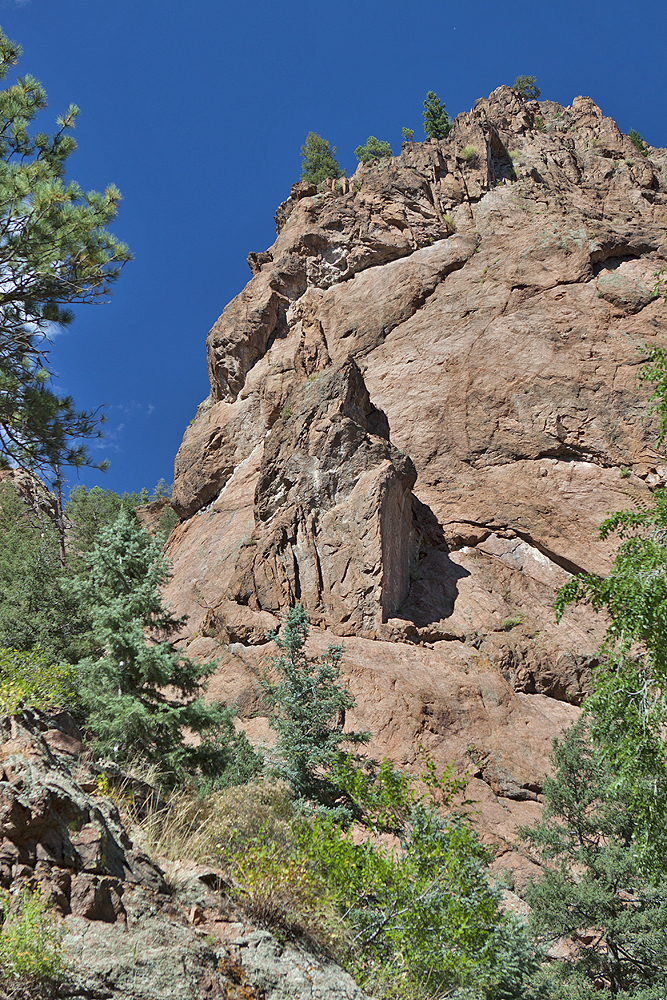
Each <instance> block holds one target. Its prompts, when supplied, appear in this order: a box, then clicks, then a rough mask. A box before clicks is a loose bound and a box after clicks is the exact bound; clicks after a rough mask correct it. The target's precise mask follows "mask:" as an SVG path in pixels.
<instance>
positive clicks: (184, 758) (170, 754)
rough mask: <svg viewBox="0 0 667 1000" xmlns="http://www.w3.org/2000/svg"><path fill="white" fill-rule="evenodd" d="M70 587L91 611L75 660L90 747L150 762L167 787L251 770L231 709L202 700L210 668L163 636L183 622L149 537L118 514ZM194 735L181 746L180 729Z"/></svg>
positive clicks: (254, 763)
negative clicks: (89, 646)
mask: <svg viewBox="0 0 667 1000" xmlns="http://www.w3.org/2000/svg"><path fill="white" fill-rule="evenodd" d="M87 563H88V574H87V576H86V577H78V578H77V579H76V580H75V581H73V583H72V588H73V590H74V591H75V593H76V594H77V596H78V597H79V599H80V600H81V601H82V603H84V604H86V605H87V606H88V607H89V608H90V613H91V618H92V623H93V634H94V636H95V639H96V642H97V645H98V655H97V656H95V657H89V658H87V659H86V660H83V661H82V662H81V663H80V664H79V669H80V672H81V692H80V693H81V700H82V703H83V706H84V709H85V711H86V713H87V723H88V726H89V728H90V729H91V730H92V732H93V733H94V734H95V737H96V750H97V752H98V753H99V754H103V755H105V756H109V757H111V758H113V759H114V760H115V761H118V762H122V761H126V760H128V759H131V758H133V757H136V756H141V757H142V758H144V759H146V760H149V761H151V762H154V763H156V764H158V765H159V766H160V767H161V768H162V769H163V770H164V771H165V772H166V773H167V776H168V779H169V780H171V781H172V782H174V781H178V780H181V779H183V778H184V777H185V776H186V775H187V774H191V775H199V776H200V777H201V778H203V779H204V780H206V781H208V782H217V783H218V784H220V783H225V781H226V780H233V779H234V778H235V777H238V778H243V777H247V776H249V775H250V774H252V773H253V772H254V771H255V770H256V769H257V768H258V766H259V758H258V757H257V756H256V755H255V754H254V752H253V751H252V749H251V747H250V745H249V744H248V742H247V740H246V739H245V735H244V734H243V733H240V734H237V733H236V731H235V729H234V724H233V712H232V711H231V710H229V709H226V708H225V707H224V706H223V705H221V704H220V703H218V702H214V703H212V704H210V705H207V704H205V702H204V699H203V697H202V694H203V690H204V687H205V683H206V680H207V678H208V677H209V676H210V675H211V674H212V673H213V671H214V669H215V663H209V664H199V663H195V662H194V661H193V660H191V659H188V658H187V657H185V656H183V655H182V654H181V653H180V651H179V650H178V649H176V648H175V646H174V645H173V643H172V641H171V639H172V638H173V637H174V635H175V634H176V633H177V632H178V631H179V629H180V628H181V627H182V625H183V619H176V618H174V617H173V616H172V615H171V614H170V612H169V610H168V609H167V608H166V607H165V605H164V604H163V600H162V595H161V592H160V587H161V586H162V584H163V583H164V582H165V580H166V579H167V577H168V574H169V570H168V565H167V562H166V560H165V558H164V557H163V556H162V554H161V552H160V549H159V545H158V543H157V541H155V540H152V539H151V538H150V537H149V536H148V535H147V534H146V532H145V531H144V530H143V529H142V527H141V526H140V524H139V522H138V521H137V518H136V516H135V515H134V513H133V512H132V511H129V510H127V509H122V510H121V512H120V514H119V515H118V517H117V519H116V520H115V521H114V522H113V523H112V524H111V525H109V526H107V527H106V528H104V529H103V530H102V531H101V533H100V537H99V541H98V542H97V543H96V545H95V546H94V548H93V551H92V553H91V554H90V555H89V556H88V558H87ZM185 730H189V731H190V732H191V733H193V734H195V735H196V736H198V737H200V742H198V743H196V744H192V743H187V744H186V743H185V742H184V732H185Z"/></svg>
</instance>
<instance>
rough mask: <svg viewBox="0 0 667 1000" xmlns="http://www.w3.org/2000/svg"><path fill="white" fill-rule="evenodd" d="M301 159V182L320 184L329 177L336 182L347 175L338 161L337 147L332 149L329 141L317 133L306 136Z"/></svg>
mask: <svg viewBox="0 0 667 1000" xmlns="http://www.w3.org/2000/svg"><path fill="white" fill-rule="evenodd" d="M301 157H302V159H303V163H302V166H301V180H302V181H308V182H309V183H310V184H320V183H321V182H322V181H324V180H326V179H327V178H329V177H331V178H332V179H333V180H335V179H336V178H337V177H342V176H343V175H344V173H345V171H344V170H341V168H340V165H339V163H338V161H337V160H336V147H335V146H334V148H333V149H332V148H331V146H330V144H329V143H328V142H327V140H326V139H323V138H322V136H320V135H318V134H317V132H309V133H308V135H307V136H306V142H305V144H304V145H303V146H302V147H301Z"/></svg>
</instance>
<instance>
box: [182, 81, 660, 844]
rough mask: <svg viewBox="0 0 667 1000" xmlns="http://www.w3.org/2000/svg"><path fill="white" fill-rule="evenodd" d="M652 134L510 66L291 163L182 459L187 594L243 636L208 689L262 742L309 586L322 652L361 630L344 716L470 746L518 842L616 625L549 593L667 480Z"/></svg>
mask: <svg viewBox="0 0 667 1000" xmlns="http://www.w3.org/2000/svg"><path fill="white" fill-rule="evenodd" d="M649 152H650V155H649V156H648V157H645V156H642V155H641V153H640V152H638V150H637V149H636V148H635V147H634V145H633V144H632V142H631V141H630V139H629V138H628V137H627V136H625V135H623V134H622V133H621V132H620V130H619V129H618V127H617V126H616V124H615V123H614V122H613V121H612V120H611V119H609V118H606V117H605V116H604V115H603V114H602V112H601V111H600V109H599V108H598V107H597V106H596V105H595V104H594V103H593V101H592V100H590V99H589V98H586V97H579V98H575V100H574V101H573V103H572V106H571V107H567V108H566V107H561V106H560V105H558V104H555V103H553V102H551V101H540V102H536V101H526V100H525V99H524V98H522V97H520V96H519V95H517V94H516V93H514V92H513V91H512V90H510V89H509V88H507V87H500V88H498V90H496V91H494V92H493V93H492V94H491V95H490V97H489V99H488V100H479V101H477V103H476V104H475V107H474V108H473V109H472V111H470V112H469V113H467V114H462V115H459V116H458V118H457V119H456V120H455V122H454V125H453V128H452V131H451V133H450V135H449V137H448V138H447V139H446V140H443V141H437V140H429V141H427V142H424V143H407V144H405V145H404V146H403V150H402V153H401V155H400V156H398V157H394V158H392V159H387V160H383V161H381V162H379V163H378V164H377V165H371V166H360V167H359V169H358V170H357V172H356V173H355V175H354V176H353V177H351V178H349V179H348V178H341V179H340V180H339V181H336V182H333V181H332V182H325V184H324V186H323V190H320V191H318V190H317V189H316V188H315V187H313V186H310V185H308V184H307V183H305V182H301V183H298V184H295V185H294V186H293V188H292V193H291V196H290V197H289V198H288V199H287V201H285V202H284V203H283V204H282V205H281V206H280V207H279V208H278V211H277V214H276V226H277V230H278V232H277V239H276V241H275V243H274V244H273V246H272V247H270V248H269V249H268V250H266V251H264V252H253V253H251V254H249V257H248V263H249V265H250V268H251V271H252V278H251V280H250V281H249V283H248V284H247V286H246V287H245V289H244V290H243V291H242V292H241V293H240V294H239V295H238V296H237V297H236V298H235V299H234V300H233V301H232V302H231V303H230V304H229V305H227V307H226V308H225V309H224V311H223V313H222V315H221V316H220V318H219V319H218V321H217V322H216V324H215V325H214V327H213V329H212V330H211V332H210V333H209V336H208V341H207V351H208V364H209V373H210V381H211V394H210V396H209V397H208V399H206V400H205V401H204V402H203V403H202V404H201V405H200V407H199V409H198V411H197V415H196V418H195V420H194V421H193V422H192V424H191V426H190V427H188V428H187V430H186V432H185V435H184V438H183V443H182V445H181V448H180V450H179V452H178V455H177V457H176V464H175V486H174V493H173V502H174V506H175V507H176V510H177V512H178V514H179V515H180V517H181V523H180V524H179V525H178V526H177V528H176V529H175V531H174V532H173V534H172V536H171V539H170V542H169V554H170V557H171V559H172V560H173V566H174V572H173V578H172V580H171V583H170V584H169V588H168V597H169V599H170V601H171V604H172V607H173V609H174V611H175V612H176V613H178V614H187V615H188V616H189V619H188V625H187V628H186V630H185V631H184V633H183V638H182V641H183V644H184V646H187V647H188V648H189V651H190V653H191V654H192V655H196V656H200V657H202V658H207V659H208V658H212V657H218V658H219V668H218V671H217V674H216V676H215V678H214V680H213V682H212V684H211V687H210V692H209V693H210V695H211V696H216V697H220V698H222V699H223V700H224V701H225V702H227V703H228V704H234V705H236V707H237V710H238V714H239V718H240V720H241V722H242V724H243V725H244V726H246V728H247V730H248V732H249V734H250V735H251V736H254V737H255V738H256V739H257V740H260V741H261V740H263V739H267V738H268V731H267V729H266V723H265V720H263V718H262V706H261V701H260V699H259V696H258V692H257V677H258V674H259V672H260V671H261V670H262V668H263V665H264V664H265V662H266V657H267V656H269V655H270V654H271V652H272V651H273V646H272V644H271V643H270V642H268V640H267V631H269V630H270V629H272V628H275V627H276V625H277V624H278V622H279V619H280V616H281V614H283V613H284V611H285V609H286V608H287V607H289V606H290V605H291V604H293V603H294V602H295V601H300V602H302V603H303V604H304V606H305V608H306V610H307V613H308V616H309V619H310V621H311V624H312V626H313V628H312V633H311V638H310V642H311V647H312V649H313V650H314V651H316V650H318V649H322V648H324V647H325V646H326V645H327V644H328V642H329V641H331V639H332V638H334V639H335V638H336V637H344V644H345V650H346V652H345V659H344V663H345V674H346V678H347V681H348V683H349V685H350V688H351V690H352V692H353V693H354V695H355V697H356V699H357V708H356V709H355V710H354V712H352V713H350V715H349V725H350V727H351V728H364V729H369V730H371V731H372V732H373V733H374V734H375V736H374V743H373V745H372V751H373V753H374V754H375V755H376V756H381V755H383V754H388V755H390V756H391V757H392V758H393V759H394V760H395V761H396V762H397V763H399V764H400V765H402V766H405V767H407V768H411V767H417V766H418V756H419V747H420V746H423V747H424V748H425V749H426V750H428V751H429V752H430V753H431V754H432V755H433V756H434V758H435V759H436V760H437V761H438V762H439V763H443V764H444V763H446V762H447V761H450V760H452V761H454V762H455V765H456V768H457V770H458V771H459V772H461V773H468V774H469V775H470V781H469V788H468V793H469V796H470V797H471V798H474V799H476V801H477V802H478V804H479V805H478V808H479V810H480V818H479V822H480V825H481V828H482V829H483V831H484V836H485V837H487V839H489V840H490V841H491V842H493V843H495V844H496V846H497V847H498V848H499V852H500V854H502V852H503V851H506V852H511V848H512V831H513V829H514V825H515V823H516V822H517V821H520V822H527V821H530V819H531V818H532V817H533V816H535V815H536V814H537V813H538V812H539V809H540V804H539V800H540V788H541V782H542V779H543V776H544V774H545V773H546V771H547V769H548V754H549V750H550V741H551V737H552V736H553V735H554V734H555V733H557V732H558V731H559V730H560V729H561V728H562V727H563V726H564V725H567V724H568V723H569V722H571V721H572V720H573V719H574V718H575V717H576V714H577V708H576V706H577V705H578V704H579V703H580V702H581V700H582V698H583V696H584V695H585V693H586V691H587V690H588V689H589V686H590V679H591V670H592V668H593V667H594V666H595V663H596V653H597V650H598V647H599V643H600V638H601V635H602V634H603V631H604V623H603V622H602V621H600V620H599V619H598V618H596V616H595V615H593V614H592V613H590V612H589V611H588V610H587V609H574V610H571V611H568V612H567V613H566V615H565V616H564V618H563V620H562V621H561V623H560V624H556V622H555V619H554V613H553V601H554V595H555V592H556V590H557V589H558V587H560V586H561V585H562V584H563V583H564V582H565V581H566V580H567V579H568V577H569V575H570V574H571V573H574V572H578V571H580V570H586V571H594V572H600V573H604V572H606V571H607V570H608V569H609V566H610V564H611V559H612V558H613V548H612V545H611V544H610V543H609V542H605V543H603V542H601V541H600V540H599V539H597V538H596V528H597V526H598V525H599V523H600V521H601V520H602V519H603V518H604V517H605V516H606V515H607V514H608V513H609V512H610V511H613V510H617V509H623V508H626V507H628V506H629V505H630V504H631V503H632V502H633V500H636V499H642V498H646V497H647V496H648V495H649V491H650V490H651V489H652V488H653V487H655V486H656V485H660V484H663V483H664V482H665V479H666V478H667V466H665V465H663V464H662V463H663V460H662V457H661V456H660V454H659V453H658V452H657V451H656V450H655V447H654V445H655V437H656V432H655V426H654V423H653V422H652V420H651V419H650V418H647V416H646V412H647V396H648V390H647V388H646V387H645V386H643V387H642V386H641V385H640V383H639V382H638V379H637V373H638V369H639V367H640V365H641V364H642V362H643V361H644V360H645V359H646V357H647V353H648V350H649V349H650V347H651V346H653V345H657V344H660V345H664V344H665V343H666V341H667V337H666V332H667V331H666V328H665V316H666V308H667V307H666V306H665V302H664V301H663V299H662V298H661V297H659V296H658V295H657V294H656V292H655V283H656V277H655V275H656V272H657V271H658V270H660V268H662V267H664V266H666V265H667V151H665V150H655V149H651V150H650V151H649ZM513 856H514V855H512V854H511V853H508V854H507V860H508V861H510V860H511V858H512V857H513Z"/></svg>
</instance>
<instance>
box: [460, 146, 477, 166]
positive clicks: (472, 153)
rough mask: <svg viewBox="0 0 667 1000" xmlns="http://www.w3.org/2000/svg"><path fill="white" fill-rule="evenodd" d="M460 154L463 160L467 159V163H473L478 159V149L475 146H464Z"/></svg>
mask: <svg viewBox="0 0 667 1000" xmlns="http://www.w3.org/2000/svg"><path fill="white" fill-rule="evenodd" d="M459 156H460V157H461V159H462V160H465V161H466V163H472V162H473V160H476V159H477V150H476V149H475V147H474V146H464V147H463V149H462V150H461V152H460V153H459Z"/></svg>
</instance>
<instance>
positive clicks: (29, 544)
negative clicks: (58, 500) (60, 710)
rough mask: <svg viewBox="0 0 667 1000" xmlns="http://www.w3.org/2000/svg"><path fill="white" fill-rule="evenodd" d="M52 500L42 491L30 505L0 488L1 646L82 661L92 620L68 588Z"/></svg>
mask: <svg viewBox="0 0 667 1000" xmlns="http://www.w3.org/2000/svg"><path fill="white" fill-rule="evenodd" d="M51 499H52V498H50V496H49V494H48V493H47V492H46V491H45V490H42V492H41V494H38V495H36V496H35V497H34V502H33V503H28V502H26V500H25V498H24V497H23V496H22V495H21V494H20V493H19V492H18V491H17V490H16V488H15V487H14V486H13V485H12V484H11V483H3V484H2V485H1V486H0V646H3V647H8V648H10V649H14V650H20V651H22V652H28V651H31V650H37V649H39V650H41V651H42V652H43V653H44V654H45V655H46V656H48V657H49V659H51V660H53V661H54V662H58V661H59V660H66V661H68V662H70V663H76V661H77V660H78V659H80V658H81V657H82V656H85V655H86V654H87V653H89V652H90V648H91V646H90V619H89V618H88V615H87V614H86V612H85V610H84V609H83V608H82V607H81V606H80V604H79V602H78V600H77V599H76V597H75V595H74V594H72V593H71V592H66V591H65V590H64V589H63V586H62V582H63V578H64V571H63V567H62V565H61V563H60V559H59V546H58V536H57V532H56V529H55V527H54V525H53V523H52V520H51V517H50V516H49V513H48V510H47V505H48V504H49V503H50V502H51Z"/></svg>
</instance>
